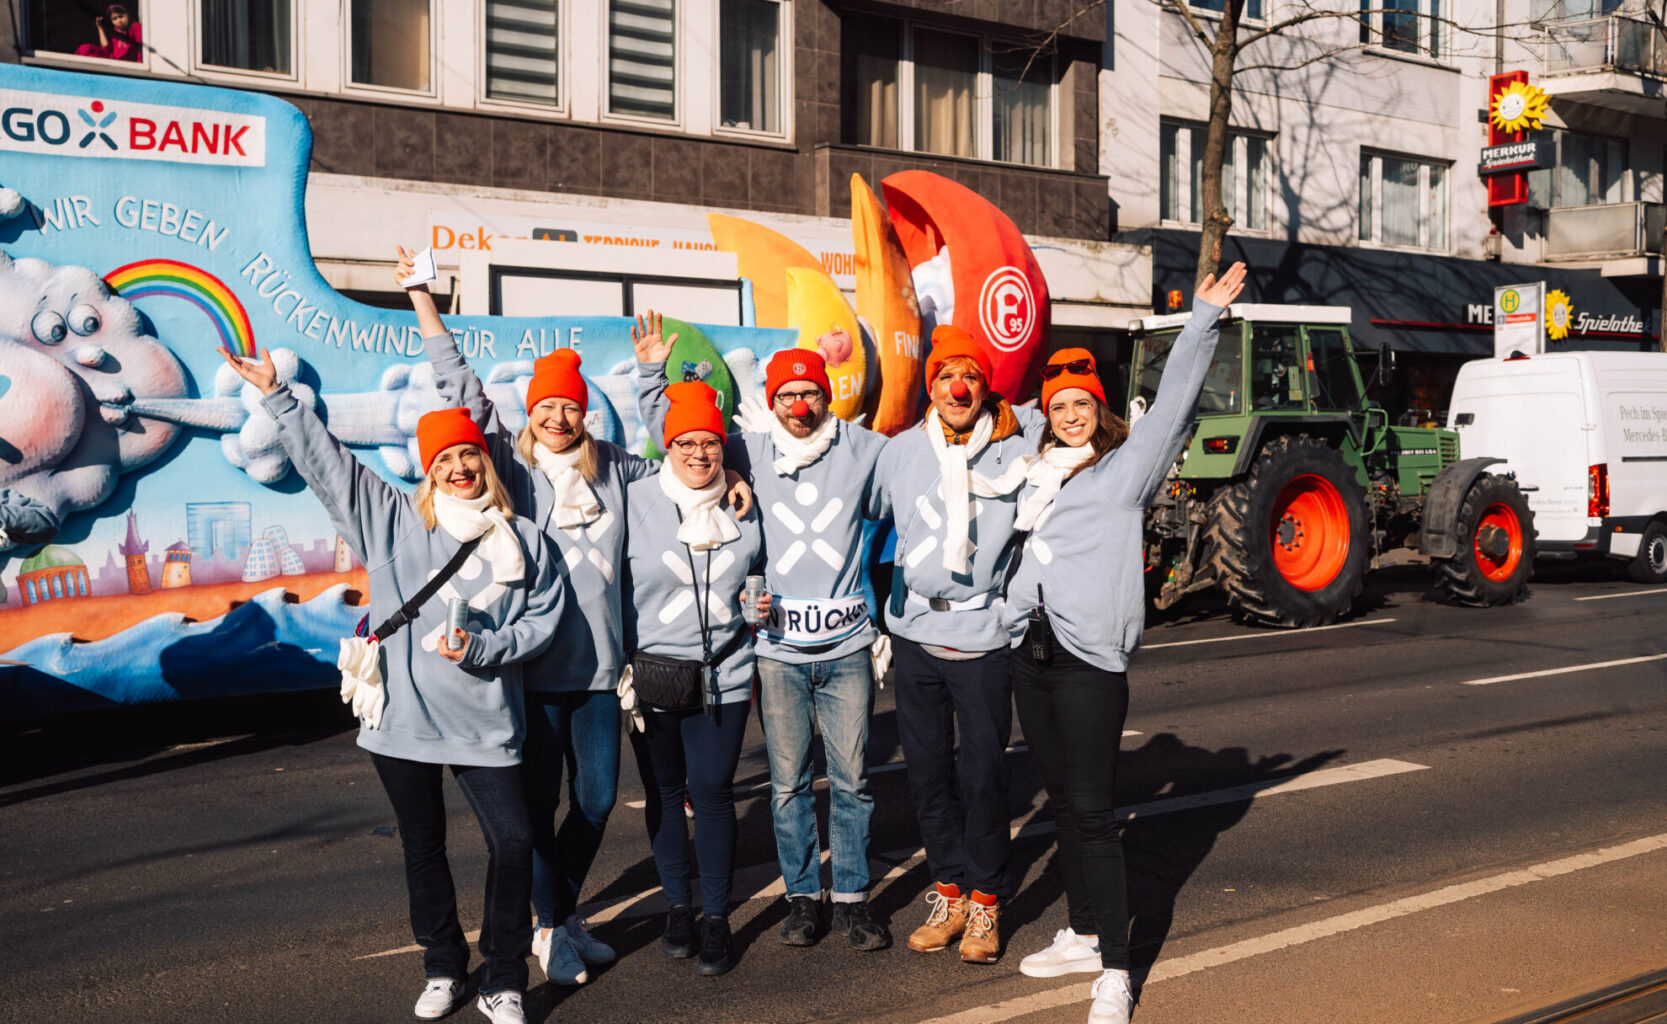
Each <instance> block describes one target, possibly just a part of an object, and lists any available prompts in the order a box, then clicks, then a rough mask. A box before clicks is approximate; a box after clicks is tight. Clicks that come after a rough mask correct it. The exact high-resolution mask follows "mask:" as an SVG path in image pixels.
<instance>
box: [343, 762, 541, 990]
mask: <svg viewBox="0 0 1667 1024" xmlns="http://www.w3.org/2000/svg"><path fill="white" fill-rule="evenodd" d="M370 759H371V763H372V764H374V765H376V774H377V775H378V776H380V777H381V779H382V788H383V789H385V790H386V791H387V793H388V802H389V803H391V804H393V805H394V820H395V821H397V822H399V842H400V846H401V847H402V848H403V849H404V852H405V886H406V889H407V891H408V893H409V895H410V899H411V931H412V933H413V934H414V935H415V936H416V939H417V944H418V945H419V946H422V947H423V971H424V973H426V974H427V975H428V976H429V977H430V978H454V979H456V980H458V981H463V980H464V979H465V978H467V977H468V976H469V946H468V943H466V942H465V941H464V939H463V926H462V925H461V924H459V923H458V920H457V893H456V890H455V889H454V888H453V886H452V878H451V865H450V864H448V863H447V861H446V799H445V793H444V790H443V787H442V786H441V781H442V775H441V772H442V771H444V768H445V766H444V765H438V764H428V763H426V762H423V761H406V760H404V759H402V758H397V757H387V756H385V755H383V754H372V755H370ZM451 774H452V778H454V779H456V780H457V788H459V789H461V790H462V791H463V796H464V798H465V799H467V800H468V801H469V807H470V809H471V810H473V811H474V812H475V820H477V821H478V822H480V830H481V833H482V834H483V835H485V836H486V850H487V854H488V859H487V861H486V899H485V901H484V906H483V907H482V910H481V919H480V955H481V956H482V957H484V958H485V959H486V966H485V969H484V970H482V972H481V978H480V990H481V991H482V992H483V993H486V992H498V991H500V990H504V989H508V990H510V991H512V992H524V991H526V989H527V954H528V953H530V952H532V915H531V913H530V912H529V911H528V909H527V895H528V892H529V890H530V888H531V880H532V827H531V825H529V824H528V822H527V800H526V796H525V794H524V793H523V792H522V791H521V769H520V767H519V766H518V765H506V766H504V767H501V768H479V767H468V766H465V765H452V769H451Z"/></svg>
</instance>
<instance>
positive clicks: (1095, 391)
mask: <svg viewBox="0 0 1667 1024" xmlns="http://www.w3.org/2000/svg"><path fill="white" fill-rule="evenodd" d="M1079 360H1082V361H1086V362H1087V363H1088V372H1087V373H1072V372H1071V371H1070V370H1065V371H1063V372H1061V373H1060V374H1059V376H1057V377H1054V378H1052V379H1051V380H1050V379H1047V378H1046V377H1044V378H1043V380H1042V411H1043V412H1047V411H1048V403H1049V402H1051V401H1053V396H1054V395H1057V394H1059V393H1060V392H1061V391H1064V390H1065V389H1066V388H1082V389H1083V390H1084V391H1086V392H1088V393H1089V394H1091V395H1093V396H1094V397H1095V398H1098V399H1099V400H1100V401H1101V402H1105V400H1106V388H1105V385H1104V384H1101V383H1100V375H1099V374H1097V373H1095V372H1094V355H1093V353H1091V352H1089V351H1088V350H1087V349H1085V348H1062V349H1060V350H1059V351H1058V352H1055V353H1054V354H1053V355H1051V356H1049V357H1048V365H1049V366H1064V365H1065V364H1066V363H1074V362H1077V361H1079ZM1044 372H1045V371H1044Z"/></svg>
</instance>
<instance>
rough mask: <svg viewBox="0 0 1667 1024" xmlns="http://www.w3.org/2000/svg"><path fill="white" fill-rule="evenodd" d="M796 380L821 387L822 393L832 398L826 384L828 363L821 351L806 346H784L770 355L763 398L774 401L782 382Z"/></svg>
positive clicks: (831, 390)
mask: <svg viewBox="0 0 1667 1024" xmlns="http://www.w3.org/2000/svg"><path fill="white" fill-rule="evenodd" d="M796 380H804V381H809V382H810V383H812V384H815V385H816V386H817V387H819V388H821V389H822V394H824V395H826V396H828V398H830V399H831V398H833V388H831V387H829V386H828V364H827V361H826V360H824V359H823V358H822V353H820V352H817V351H814V350H812V349H808V348H784V349H782V350H781V351H780V352H777V353H776V354H775V355H773V356H771V357H770V365H769V368H768V369H767V370H766V371H765V374H764V400H765V401H766V402H774V401H775V400H776V392H777V391H780V390H781V386H782V385H783V384H790V383H792V382H793V381H796Z"/></svg>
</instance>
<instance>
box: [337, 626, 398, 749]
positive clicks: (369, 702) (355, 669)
mask: <svg viewBox="0 0 1667 1024" xmlns="http://www.w3.org/2000/svg"><path fill="white" fill-rule="evenodd" d="M336 667H337V668H339V669H341V674H342V684H341V698H342V703H343V704H351V705H352V706H353V714H354V715H355V716H357V717H359V718H362V719H364V720H365V724H366V725H367V726H369V727H370V728H372V729H375V728H376V727H377V726H379V725H381V724H382V708H383V706H384V705H385V704H386V703H387V699H388V695H387V690H386V688H385V687H383V685H382V645H381V644H380V643H379V642H377V641H376V640H375V639H369V640H367V639H364V638H362V637H356V636H350V637H345V638H344V639H343V640H342V642H341V653H340V654H339V655H337V657H336Z"/></svg>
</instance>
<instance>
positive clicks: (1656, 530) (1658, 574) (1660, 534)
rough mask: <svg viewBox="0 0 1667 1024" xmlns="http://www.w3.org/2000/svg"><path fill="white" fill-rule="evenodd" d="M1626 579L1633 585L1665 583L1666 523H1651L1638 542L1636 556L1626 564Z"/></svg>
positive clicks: (1666, 556) (1666, 563) (1666, 569)
mask: <svg viewBox="0 0 1667 1024" xmlns="http://www.w3.org/2000/svg"><path fill="white" fill-rule="evenodd" d="M1626 574H1627V578H1628V579H1630V580H1632V581H1633V582H1635V583H1667V523H1661V522H1655V523H1651V524H1650V525H1649V526H1648V527H1646V528H1645V529H1644V537H1643V539H1642V540H1640V541H1639V542H1638V554H1637V555H1636V556H1635V557H1634V558H1633V559H1632V561H1631V562H1629V563H1627V567H1626Z"/></svg>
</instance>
